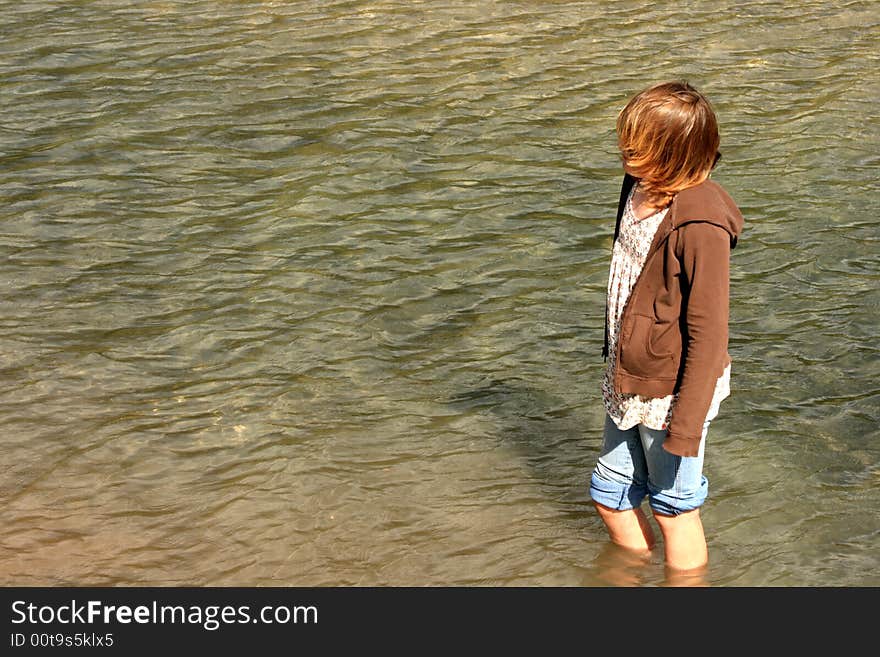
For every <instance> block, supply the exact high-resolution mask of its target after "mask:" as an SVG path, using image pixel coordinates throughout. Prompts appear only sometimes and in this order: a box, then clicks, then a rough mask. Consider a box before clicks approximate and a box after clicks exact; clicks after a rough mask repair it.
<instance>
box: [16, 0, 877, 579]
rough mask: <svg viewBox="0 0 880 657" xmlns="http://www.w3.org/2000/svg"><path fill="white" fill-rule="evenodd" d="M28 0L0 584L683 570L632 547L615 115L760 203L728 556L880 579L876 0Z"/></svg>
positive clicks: (802, 575) (744, 320) (749, 257)
mask: <svg viewBox="0 0 880 657" xmlns="http://www.w3.org/2000/svg"><path fill="white" fill-rule="evenodd" d="M798 7H799V9H798V11H792V9H791V7H790V6H786V4H785V3H781V2H752V3H741V2H722V3H718V2H708V1H694V2H689V3H685V5H682V6H681V8H676V9H669V8H664V7H662V6H661V5H650V6H649V5H647V4H646V3H636V2H614V3H610V2H595V3H591V2H552V3H546V2H545V3H532V2H470V3H466V2H458V1H451V0H444V1H441V2H341V1H337V2H333V1H317V2H280V1H278V2H239V1H234V2H233V1H225V2H218V1H214V0H212V1H210V2H209V1H207V0H196V1H194V2H158V1H157V2H135V3H132V2H122V1H121V0H107V1H103V2H67V3H53V2H46V1H42V0H39V1H34V2H2V3H0V10H2V11H0V16H2V17H3V18H2V19H0V21H2V22H0V35H2V39H0V99H2V100H0V163H2V178H0V198H2V200H3V202H2V204H0V213H2V215H0V221H2V224H0V253H2V258H0V282H2V285H3V288H2V290H3V293H2V295H0V304H2V331H0V358H2V360H0V367H2V377H3V379H2V380H3V383H4V385H3V386H2V390H0V422H2V425H3V427H4V438H3V450H2V455H0V467H2V472H3V476H2V478H0V496H2V498H0V499H2V505H0V528H2V529H0V546H2V548H0V583H2V584H5V585H62V584H75V585H223V586H225V585H245V586H263V585H281V586H287V585H301V586H311V585H343V586H369V585H383V586H384V585H429V586H432V585H456V586H458V585H480V586H483V585H499V586H511V585H526V586H582V585H583V586H593V585H605V584H607V583H609V582H611V583H627V584H637V585H643V586H654V585H665V584H669V583H670V582H669V581H668V580H667V579H666V577H665V575H664V570H663V566H662V559H661V558H660V556H661V555H659V554H658V555H654V556H653V557H652V559H650V560H649V562H648V563H646V564H645V563H642V564H637V565H632V564H628V563H626V560H625V559H622V558H621V557H620V555H615V554H614V550H612V549H609V546H608V543H607V539H606V536H605V533H604V530H603V529H602V526H601V523H600V522H599V520H598V518H597V517H596V515H595V513H594V511H593V510H592V508H591V506H590V503H589V499H588V495H587V489H586V486H587V481H588V478H589V472H590V470H591V468H592V466H593V464H594V462H595V458H596V456H597V451H598V446H599V439H600V431H601V426H602V417H603V415H602V413H603V411H602V408H601V395H600V389H599V384H600V379H601V373H602V368H603V362H602V359H601V356H600V350H601V346H602V326H603V321H602V310H603V308H604V297H603V290H604V285H605V282H606V278H607V267H608V258H609V249H610V240H611V235H612V232H613V220H614V210H615V209H616V202H617V194H618V190H619V182H620V173H621V172H620V170H619V161H618V159H617V155H616V152H615V142H614V133H613V127H614V118H615V116H616V113H617V111H618V110H619V109H620V108H621V107H622V104H623V103H624V102H625V101H626V99H627V98H628V97H629V96H630V95H631V94H632V93H634V92H635V91H637V90H638V89H640V88H642V87H644V86H646V85H647V84H649V83H651V82H654V81H658V80H662V79H668V78H676V77H679V78H686V79H688V80H689V81H690V82H692V83H693V84H694V85H695V86H697V87H698V88H700V89H702V90H703V91H705V92H706V93H707V94H708V95H709V96H710V98H711V99H712V100H713V102H714V104H715V106H716V109H717V112H718V115H719V119H720V122H721V126H722V151H723V154H724V156H723V160H722V163H721V165H720V166H719V168H718V170H717V171H716V173H715V174H714V178H715V179H716V180H718V181H719V182H721V183H722V184H724V185H725V187H726V188H727V189H728V190H729V191H730V193H731V194H732V196H733V197H734V198H735V199H736V200H737V202H738V203H739V205H740V206H741V209H742V211H743V214H744V215H745V217H746V228H745V233H744V235H743V238H742V239H741V241H740V244H739V246H738V247H737V249H736V251H734V257H733V261H732V279H733V290H732V299H731V344H730V352H731V355H732V357H733V360H734V364H733V382H732V387H733V394H732V396H731V397H730V398H729V399H728V400H726V401H725V402H724V404H723V405H722V412H721V416H719V418H717V419H716V421H715V422H714V423H713V427H712V430H711V432H710V435H709V438H708V440H709V448H708V451H707V461H706V474H707V475H708V477H709V479H710V500H709V502H708V503H707V505H706V507H705V508H704V511H703V518H704V523H705V525H706V531H707V535H708V541H709V548H710V554H711V565H710V570H709V573H708V574H707V577H706V579H707V582H708V583H709V584H712V585H719V586H767V585H776V586H780V585H781V586H791V585H794V586H801V585H809V586H837V585H843V586H862V585H878V584H880V577H878V574H877V573H878V568H877V566H878V561H880V559H878V558H880V551H878V541H877V537H878V531H880V517H878V510H880V487H878V466H877V463H878V440H877V439H878V437H880V435H878V429H877V425H878V419H880V417H878V416H880V413H878V401H880V387H878V383H877V381H878V379H880V361H878V345H877V335H878V334H877V329H876V321H877V316H878V309H880V291H878V282H880V257H878V255H877V252H878V243H880V236H878V226H880V220H878V209H880V203H878V201H877V199H878V193H880V185H878V175H877V174H878V165H880V156H878V153H880V134H878V124H877V113H876V101H877V98H878V97H880V74H878V72H877V71H878V63H880V62H878V59H880V57H878V48H877V43H880V15H878V13H877V11H876V3H873V2H848V3H844V4H842V5H841V4H840V3H836V2H835V3H832V2H819V1H812V2H803V3H799V5H798Z"/></svg>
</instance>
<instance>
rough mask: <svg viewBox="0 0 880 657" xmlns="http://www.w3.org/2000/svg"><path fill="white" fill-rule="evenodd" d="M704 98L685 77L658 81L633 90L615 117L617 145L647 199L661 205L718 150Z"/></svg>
mask: <svg viewBox="0 0 880 657" xmlns="http://www.w3.org/2000/svg"><path fill="white" fill-rule="evenodd" d="M720 141H721V140H720V137H719V135H718V121H717V119H716V118H715V112H714V110H713V109H712V105H711V104H710V103H709V100H708V99H707V98H706V97H705V96H704V95H703V94H701V93H700V92H699V91H697V90H696V89H694V88H693V87H692V86H690V85H689V84H688V83H687V82H661V83H659V84H655V85H653V86H650V87H648V88H647V89H645V90H644V91H642V92H640V93H639V94H637V95H636V96H634V97H633V98H632V99H631V100H630V101H629V102H628V103H627V105H626V107H624V108H623V110H621V112H620V114H619V115H618V117H617V145H618V147H619V148H620V155H621V159H622V160H623V165H624V168H625V169H626V170H627V172H628V173H630V174H631V175H633V176H635V177H636V178H639V179H640V182H641V185H642V187H643V188H644V189H645V191H646V192H647V194H648V202H649V203H650V204H651V205H654V206H656V207H663V206H665V205H667V204H669V202H670V201H671V200H672V197H673V196H674V195H675V194H676V193H677V192H680V191H681V190H683V189H687V188H688V187H693V186H694V185H697V184H699V183H701V182H703V181H704V180H705V179H706V178H708V177H709V174H710V173H711V172H712V169H713V168H714V167H715V164H716V163H717V162H718V159H719V158H720V157H721V153H720V152H719V151H718V146H719V144H720Z"/></svg>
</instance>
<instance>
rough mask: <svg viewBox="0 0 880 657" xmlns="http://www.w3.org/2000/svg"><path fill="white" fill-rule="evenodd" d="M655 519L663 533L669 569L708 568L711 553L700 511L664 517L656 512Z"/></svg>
mask: <svg viewBox="0 0 880 657" xmlns="http://www.w3.org/2000/svg"><path fill="white" fill-rule="evenodd" d="M654 519H655V520H656V521H657V524H658V525H659V526H660V531H661V532H662V533H663V546H664V552H665V556H666V566H667V568H670V569H672V570H693V569H696V568H703V567H705V566H706V564H707V563H708V562H709V551H708V549H707V548H706V537H705V535H704V534H703V523H702V521H701V520H700V510H699V509H694V510H693V511H688V512H686V513H682V514H681V515H677V516H664V515H660V514H659V513H656V512H655V513H654Z"/></svg>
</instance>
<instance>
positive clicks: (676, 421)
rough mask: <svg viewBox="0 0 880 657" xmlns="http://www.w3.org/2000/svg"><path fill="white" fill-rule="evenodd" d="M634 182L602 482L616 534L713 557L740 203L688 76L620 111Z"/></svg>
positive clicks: (625, 224)
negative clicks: (710, 498)
mask: <svg viewBox="0 0 880 657" xmlns="http://www.w3.org/2000/svg"><path fill="white" fill-rule="evenodd" d="M617 138H618V146H619V148H620V154H621V159H622V161H623V169H624V173H625V175H624V179H623V188H622V190H621V194H620V203H619V206H618V211H617V225H616V227H615V230H614V246H613V250H612V255H611V268H610V274H609V279H608V296H607V309H606V317H605V321H606V329H605V348H604V350H603V355H604V356H605V357H606V362H607V366H606V370H605V376H604V379H603V382H602V393H603V398H604V402H605V411H606V417H605V428H604V436H603V446H602V450H601V453H600V456H599V459H598V463H597V464H596V467H595V469H594V471H593V474H592V477H591V482H590V496H591V497H592V499H593V501H594V503H595V505H596V508H597V510H598V512H599V516H600V517H601V518H602V520H603V521H604V523H605V526H606V528H607V529H608V533H609V535H610V537H611V540H612V541H613V542H614V543H616V544H618V545H621V546H623V547H625V548H630V549H632V550H637V551H648V550H650V549H651V548H652V547H653V545H654V533H653V530H652V529H651V525H650V524H649V522H648V519H647V517H646V516H645V514H644V512H643V511H642V509H641V504H642V501H643V500H644V498H645V497H647V498H648V502H649V505H650V508H651V511H652V513H653V516H654V518H655V519H656V521H657V525H658V526H659V527H660V531H661V533H662V535H663V542H664V554H665V559H666V564H667V566H668V567H669V568H671V569H673V570H678V571H686V570H692V569H697V568H701V567H703V566H705V565H706V563H707V561H708V551H707V549H706V539H705V536H704V534H703V525H702V522H701V521H700V506H701V505H702V504H703V502H704V501H705V500H706V496H707V494H708V480H707V479H706V477H705V476H704V475H703V454H704V450H705V446H706V433H707V430H708V428H709V422H710V421H711V420H712V419H713V418H714V417H715V416H716V415H717V414H718V410H719V405H720V403H721V401H722V400H723V399H724V398H725V397H727V396H728V395H729V394H730V388H729V384H730V363H731V361H730V356H729V354H728V351H727V331H728V308H729V307H728V290H729V261H730V251H731V249H733V248H734V247H735V246H736V241H737V238H738V236H739V234H740V232H741V231H742V226H743V217H742V215H741V214H740V211H739V209H738V208H737V206H736V204H735V203H734V201H733V200H732V199H731V198H730V196H729V195H728V194H727V193H726V192H725V191H724V189H722V187H721V186H720V185H718V184H717V183H715V182H713V181H711V180H709V174H710V173H711V171H712V169H713V168H714V167H715V164H716V163H717V161H718V158H719V157H720V153H719V151H718V146H719V143H720V139H719V134H718V124H717V121H716V117H715V113H714V111H713V109H712V106H711V105H710V104H709V101H708V100H707V99H706V98H705V96H703V95H702V94H701V93H700V92H698V91H697V90H696V89H694V88H693V87H691V86H690V85H689V84H687V83H685V82H664V83H660V84H656V85H653V86H651V87H649V88H647V89H645V90H644V91H642V92H641V93H639V94H637V95H636V96H635V97H634V98H632V99H631V100H630V101H629V103H628V104H627V105H626V107H624V109H623V110H622V111H621V113H620V115H619V116H618V118H617Z"/></svg>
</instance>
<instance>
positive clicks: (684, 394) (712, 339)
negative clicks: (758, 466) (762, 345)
mask: <svg viewBox="0 0 880 657" xmlns="http://www.w3.org/2000/svg"><path fill="white" fill-rule="evenodd" d="M677 232H678V233H679V235H678V240H679V242H678V249H676V250H677V251H678V252H680V254H681V255H680V259H681V268H682V275H683V277H684V281H682V284H683V286H687V289H688V293H687V297H686V299H685V300H684V304H683V305H684V307H683V309H682V312H683V314H684V321H685V327H683V328H685V329H686V338H685V345H684V353H683V354H682V357H683V359H684V364H683V365H684V369H683V372H682V377H681V383H680V385H679V389H678V399H677V400H676V402H675V407H674V408H673V410H672V419H671V421H670V423H669V427H668V429H667V436H666V439H665V441H664V442H663V448H664V449H665V450H666V451H667V452H670V453H672V454H677V455H679V456H697V454H698V450H699V447H700V440H701V438H702V434H703V424H704V423H705V421H706V415H707V414H708V412H709V406H710V405H711V403H712V396H713V394H714V392H715V384H716V382H717V380H718V377H719V376H721V374H722V372H723V371H724V366H725V364H726V359H727V339H728V319H729V312H730V307H729V292H730V235H729V234H728V233H727V231H725V230H724V229H722V228H720V227H718V226H715V225H712V224H710V223H703V222H700V223H691V224H687V225H685V226H682V227H681V228H679V229H678V231H677Z"/></svg>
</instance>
